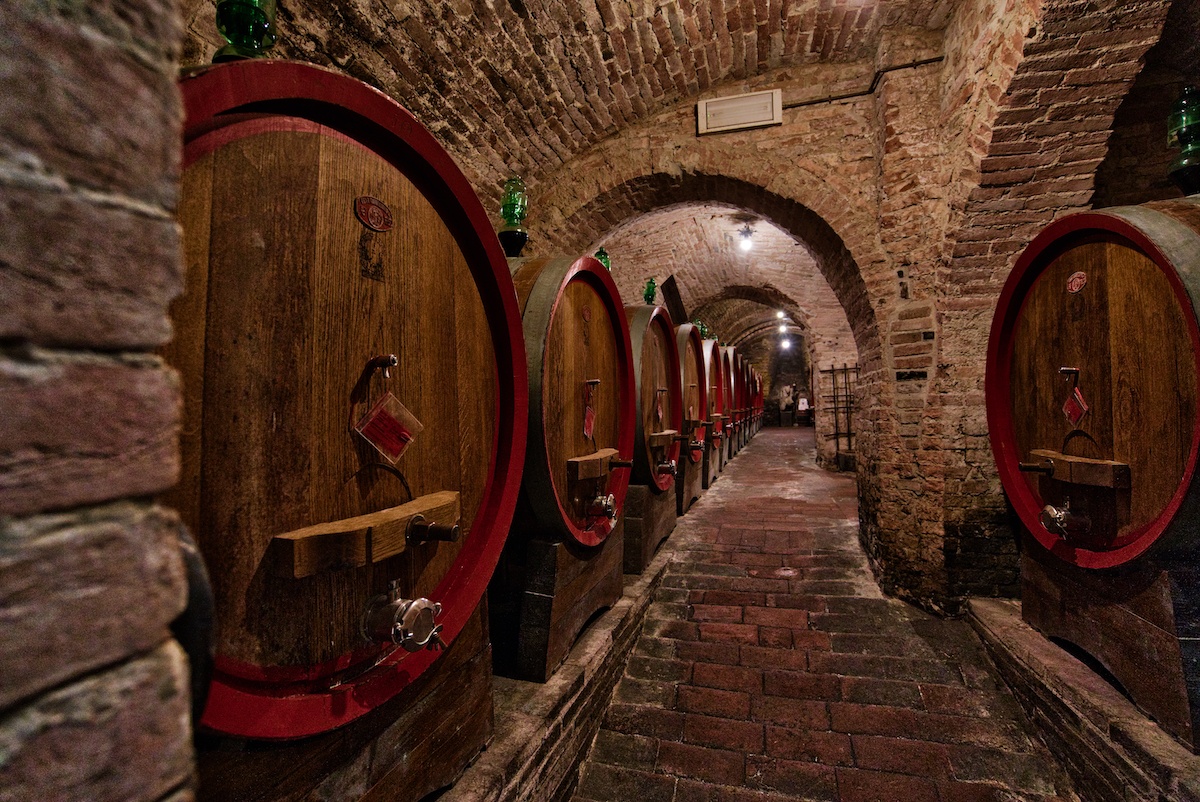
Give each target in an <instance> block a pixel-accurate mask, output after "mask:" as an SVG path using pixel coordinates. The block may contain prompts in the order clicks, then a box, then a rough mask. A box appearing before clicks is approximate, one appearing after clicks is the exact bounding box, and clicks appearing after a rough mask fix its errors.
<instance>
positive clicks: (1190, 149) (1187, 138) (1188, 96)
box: [1167, 86, 1200, 195]
mask: <svg viewBox="0 0 1200 802" xmlns="http://www.w3.org/2000/svg"><path fill="white" fill-rule="evenodd" d="M1167 144H1168V145H1169V146H1170V147H1172V148H1179V149H1180V152H1179V155H1178V156H1177V157H1175V161H1173V162H1171V180H1172V181H1174V182H1175V186H1177V187H1179V188H1180V189H1181V190H1183V194H1185V195H1195V194H1196V193H1197V192H1200V89H1197V88H1196V87H1194V86H1185V87H1184V88H1183V92H1182V94H1180V96H1179V99H1178V100H1177V101H1175V105H1174V106H1172V107H1171V113H1170V114H1169V115H1168V116H1167Z"/></svg>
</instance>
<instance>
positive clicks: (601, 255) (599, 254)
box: [596, 248, 612, 273]
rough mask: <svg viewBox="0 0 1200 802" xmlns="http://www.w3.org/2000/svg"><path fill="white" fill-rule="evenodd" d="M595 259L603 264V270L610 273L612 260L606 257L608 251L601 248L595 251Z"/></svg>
mask: <svg viewBox="0 0 1200 802" xmlns="http://www.w3.org/2000/svg"><path fill="white" fill-rule="evenodd" d="M596 261H598V262H599V263H600V264H602V265H604V269H605V270H607V271H608V272H610V273H611V272H612V260H611V259H609V258H608V251H606V250H604V249H603V248H601V249H600V250H598V251H596Z"/></svg>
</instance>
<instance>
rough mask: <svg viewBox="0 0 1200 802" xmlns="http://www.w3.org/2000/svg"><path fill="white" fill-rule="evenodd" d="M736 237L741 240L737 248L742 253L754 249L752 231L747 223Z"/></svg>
mask: <svg viewBox="0 0 1200 802" xmlns="http://www.w3.org/2000/svg"><path fill="white" fill-rule="evenodd" d="M738 236H740V237H741V238H742V240H741V242H739V243H738V247H739V248H741V249H742V250H743V251H748V250H750V249H751V248H753V247H754V229H752V228H750V224H749V223H747V224H746V225H744V226H742V228H741V230H740V231H738Z"/></svg>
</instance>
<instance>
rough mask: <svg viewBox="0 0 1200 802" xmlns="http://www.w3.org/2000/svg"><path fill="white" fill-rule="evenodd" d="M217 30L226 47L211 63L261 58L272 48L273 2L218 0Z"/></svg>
mask: <svg viewBox="0 0 1200 802" xmlns="http://www.w3.org/2000/svg"><path fill="white" fill-rule="evenodd" d="M217 30H218V31H219V32H220V34H221V36H223V37H224V38H225V41H226V42H228V44H227V45H225V47H222V48H221V49H220V50H218V51H217V52H216V54H214V55H213V62H214V63H215V62H219V61H233V60H235V59H243V58H257V57H258V56H261V55H263V54H264V53H266V52H267V51H268V50H270V49H271V48H272V47H274V46H275V39H276V34H275V0H220V2H219V3H217Z"/></svg>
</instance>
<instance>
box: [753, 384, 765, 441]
mask: <svg viewBox="0 0 1200 802" xmlns="http://www.w3.org/2000/svg"><path fill="white" fill-rule="evenodd" d="M764 402H765V399H764V397H763V378H762V376H761V375H760V374H759V372H758V371H757V370H756V371H754V431H755V432H756V433H757V432H758V431H759V430H760V429H762V426H763V412H764V411H765V403H764Z"/></svg>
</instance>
